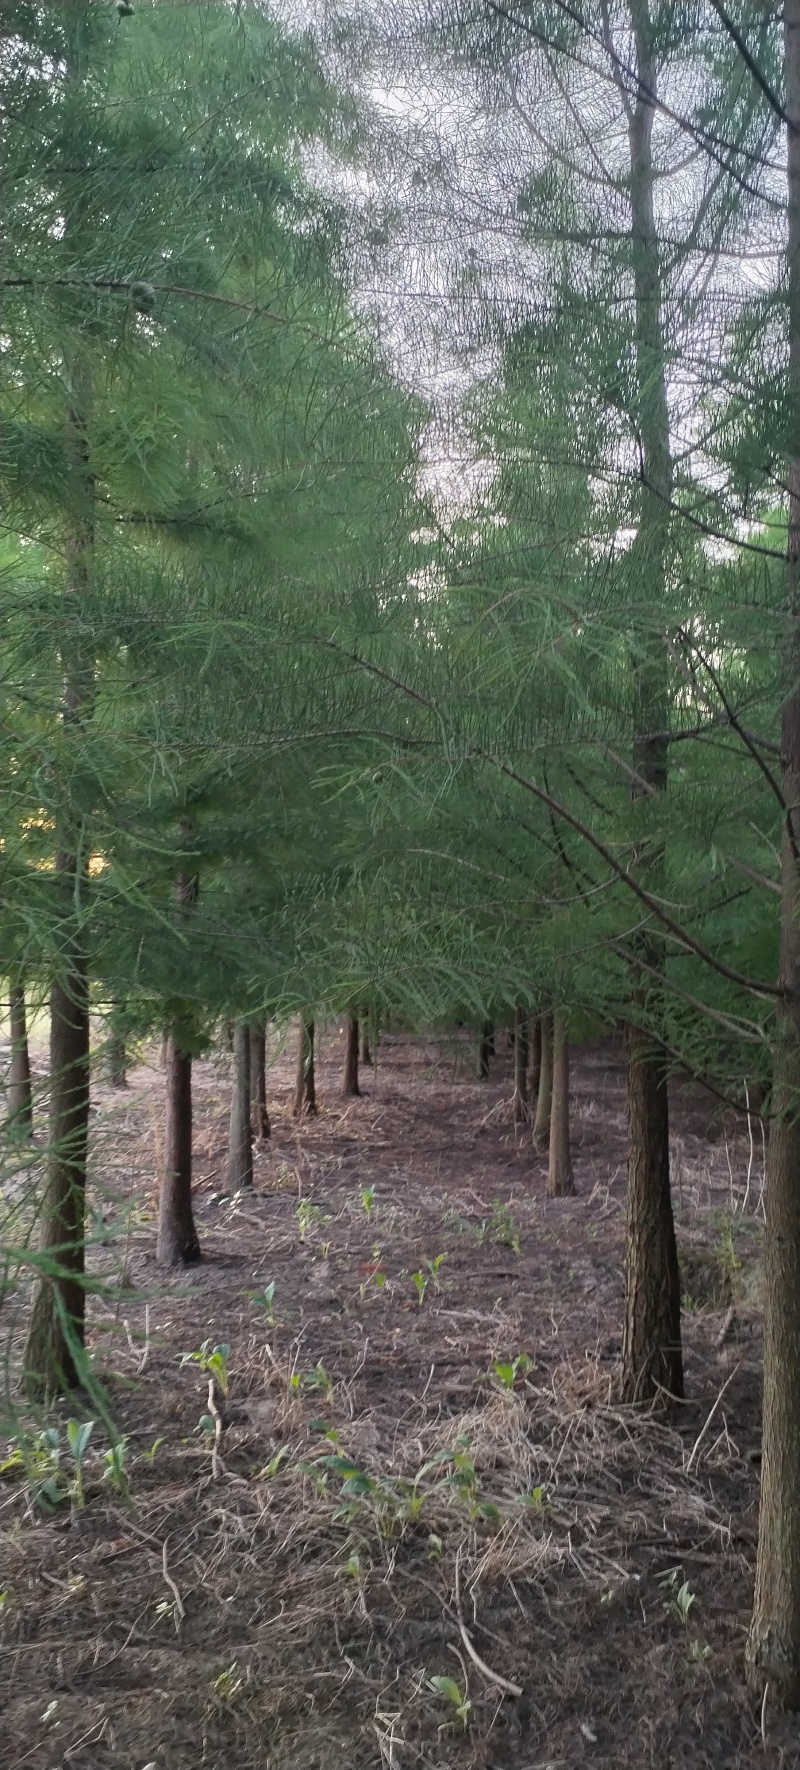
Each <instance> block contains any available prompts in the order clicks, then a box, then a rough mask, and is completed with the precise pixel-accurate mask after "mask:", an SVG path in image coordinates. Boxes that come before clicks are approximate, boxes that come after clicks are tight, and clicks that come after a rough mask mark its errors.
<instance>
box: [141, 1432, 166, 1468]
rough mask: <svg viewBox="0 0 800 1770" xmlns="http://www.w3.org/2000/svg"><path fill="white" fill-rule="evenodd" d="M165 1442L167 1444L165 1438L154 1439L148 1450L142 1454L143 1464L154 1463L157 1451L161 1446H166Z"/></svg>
mask: <svg viewBox="0 0 800 1770" xmlns="http://www.w3.org/2000/svg"><path fill="white" fill-rule="evenodd" d="M166 1442H167V1441H166V1438H154V1439H153V1442H152V1444H151V1446H150V1449H149V1450H145V1451H143V1452H142V1455H143V1457H144V1459H145V1462H147V1463H154V1462H155V1458H156V1451H157V1450H158V1449H159V1447H160V1446H161V1445H162V1444H166Z"/></svg>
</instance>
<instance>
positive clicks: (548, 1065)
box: [533, 1013, 553, 1149]
mask: <svg viewBox="0 0 800 1770" xmlns="http://www.w3.org/2000/svg"><path fill="white" fill-rule="evenodd" d="M539 1026H540V1028H541V1032H540V1056H539V1092H538V1094H537V1098H536V1117H535V1119H534V1121H533V1142H534V1148H536V1149H549V1148H550V1108H551V1104H552V1099H553V1016H552V1014H550V1013H548V1014H542V1015H540V1017H539Z"/></svg>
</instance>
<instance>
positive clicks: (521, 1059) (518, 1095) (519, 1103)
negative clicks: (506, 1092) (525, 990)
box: [513, 1008, 530, 1125]
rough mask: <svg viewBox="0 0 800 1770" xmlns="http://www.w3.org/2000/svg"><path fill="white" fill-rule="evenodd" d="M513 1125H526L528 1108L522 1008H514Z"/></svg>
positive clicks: (526, 1036) (525, 1029) (526, 1062)
mask: <svg viewBox="0 0 800 1770" xmlns="http://www.w3.org/2000/svg"><path fill="white" fill-rule="evenodd" d="M513 1113H514V1123H515V1125H526V1124H527V1122H528V1119H529V1118H530V1111H529V1108H528V1022H527V1019H526V1017H525V1014H524V1012H523V1010H522V1008H515V1009H514V1103H513Z"/></svg>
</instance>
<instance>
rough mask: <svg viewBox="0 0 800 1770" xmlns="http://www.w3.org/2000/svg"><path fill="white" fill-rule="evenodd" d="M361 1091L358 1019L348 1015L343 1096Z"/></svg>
mask: <svg viewBox="0 0 800 1770" xmlns="http://www.w3.org/2000/svg"><path fill="white" fill-rule="evenodd" d="M360 1093H361V1089H360V1088H359V1085H358V1021H357V1020H356V1018H355V1015H353V1014H351V1015H349V1016H348V1021H347V1030H346V1032H345V1047H344V1078H343V1081H342V1096H343V1098H344V1099H345V1100H347V1099H349V1098H350V1097H351V1096H352V1095H357V1094H360Z"/></svg>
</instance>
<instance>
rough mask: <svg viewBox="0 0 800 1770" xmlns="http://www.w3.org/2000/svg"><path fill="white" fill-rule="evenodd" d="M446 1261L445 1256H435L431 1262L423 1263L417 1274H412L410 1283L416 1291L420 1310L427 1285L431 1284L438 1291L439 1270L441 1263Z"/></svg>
mask: <svg viewBox="0 0 800 1770" xmlns="http://www.w3.org/2000/svg"><path fill="white" fill-rule="evenodd" d="M446 1259H447V1255H446V1254H436V1255H435V1256H434V1258H433V1259H432V1260H426V1261H425V1266H424V1268H422V1267H421V1268H420V1270H419V1272H412V1274H411V1283H412V1284H413V1286H414V1288H415V1290H416V1293H417V1298H418V1301H419V1305H420V1308H422V1304H423V1303H424V1301H425V1292H426V1291H427V1289H428V1285H429V1284H431V1283H432V1284H433V1287H434V1290H437V1291H438V1289H439V1269H440V1267H441V1265H442V1261H443V1260H446Z"/></svg>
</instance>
